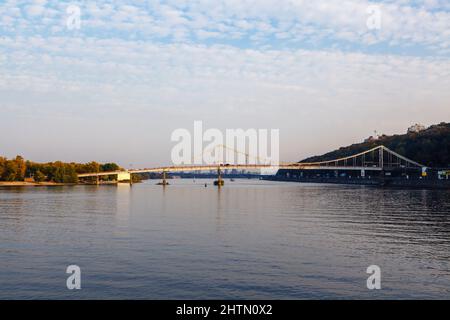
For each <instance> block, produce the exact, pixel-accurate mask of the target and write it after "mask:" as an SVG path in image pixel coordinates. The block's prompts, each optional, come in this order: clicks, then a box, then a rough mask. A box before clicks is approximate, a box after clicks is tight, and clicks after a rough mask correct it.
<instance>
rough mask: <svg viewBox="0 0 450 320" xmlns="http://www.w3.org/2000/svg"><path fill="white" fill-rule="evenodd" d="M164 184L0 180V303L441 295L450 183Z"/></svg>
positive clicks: (448, 250)
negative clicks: (71, 283)
mask: <svg viewBox="0 0 450 320" xmlns="http://www.w3.org/2000/svg"><path fill="white" fill-rule="evenodd" d="M171 182H172V185H171V186H168V187H166V188H163V187H161V186H156V185H155V181H148V182H146V183H143V184H139V185H133V186H132V187H130V186H128V185H121V186H118V187H115V186H99V187H97V186H75V187H38V188H29V187H28V188H3V189H0V298H1V299H88V298H93V299H334V298H337V299H352V298H361V299H380V298H389V299H406V298H413V299H414V298H443V299H448V298H450V191H445V190H440V191H439V190H396V189H382V188H375V187H364V186H337V185H324V184H299V183H282V182H266V181H255V180H238V181H235V182H230V181H226V185H225V187H224V188H222V189H220V190H219V189H218V188H216V187H213V186H212V185H211V184H212V181H207V182H208V183H209V186H208V187H207V188H205V187H204V184H205V182H206V181H205V180H197V181H195V182H194V181H193V180H174V181H171ZM69 265H78V266H79V267H80V268H81V286H82V288H81V290H68V289H67V287H66V279H67V277H68V276H69V275H68V274H66V268H67V266H69ZM370 265H377V266H379V267H380V268H381V286H382V288H381V290H368V289H367V285H366V281H367V278H368V277H369V276H370V275H369V274H367V273H366V271H367V267H368V266H370Z"/></svg>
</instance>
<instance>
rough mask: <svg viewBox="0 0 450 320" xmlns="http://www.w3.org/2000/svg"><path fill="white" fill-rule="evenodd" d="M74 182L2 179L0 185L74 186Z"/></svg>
mask: <svg viewBox="0 0 450 320" xmlns="http://www.w3.org/2000/svg"><path fill="white" fill-rule="evenodd" d="M73 185H76V184H74V183H56V182H25V181H0V187H53V186H55V187H56V186H73Z"/></svg>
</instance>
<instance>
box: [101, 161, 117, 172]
mask: <svg viewBox="0 0 450 320" xmlns="http://www.w3.org/2000/svg"><path fill="white" fill-rule="evenodd" d="M118 170H120V167H119V166H118V165H117V164H115V163H105V164H102V165H100V171H102V172H110V171H118Z"/></svg>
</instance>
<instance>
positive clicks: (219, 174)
mask: <svg viewBox="0 0 450 320" xmlns="http://www.w3.org/2000/svg"><path fill="white" fill-rule="evenodd" d="M214 185H215V186H218V187H219V188H220V187H222V186H224V185H225V181H223V179H222V170H220V167H218V168H217V180H216V181H214Z"/></svg>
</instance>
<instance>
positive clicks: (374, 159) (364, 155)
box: [78, 146, 424, 184]
mask: <svg viewBox="0 0 450 320" xmlns="http://www.w3.org/2000/svg"><path fill="white" fill-rule="evenodd" d="M246 159H247V161H248V159H249V157H248V155H247V157H246ZM423 167H424V166H423V165H421V164H419V163H417V162H415V161H413V160H410V159H408V158H406V157H404V156H402V155H400V154H398V153H396V152H394V151H392V150H390V149H389V148H387V147H385V146H377V147H375V148H373V149H370V150H367V151H364V152H361V153H358V154H354V155H351V156H348V157H343V158H339V159H333V160H326V161H320V162H294V163H279V164H273V163H267V164H264V163H263V164H258V163H256V164H250V163H247V164H229V163H221V164H207V165H181V166H167V167H155V168H144V169H130V170H121V171H109V172H94V173H83V174H79V175H78V178H79V179H85V178H96V180H97V183H98V182H99V178H100V177H104V176H116V181H117V182H121V181H129V182H132V179H131V177H132V175H133V174H139V173H159V174H162V175H163V184H166V181H165V180H166V174H167V173H177V172H199V171H212V170H217V174H218V178H219V181H220V180H221V174H222V172H223V171H224V170H261V169H291V170H335V171H336V170H338V171H339V170H355V171H361V172H363V171H383V170H388V169H393V168H423Z"/></svg>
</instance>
